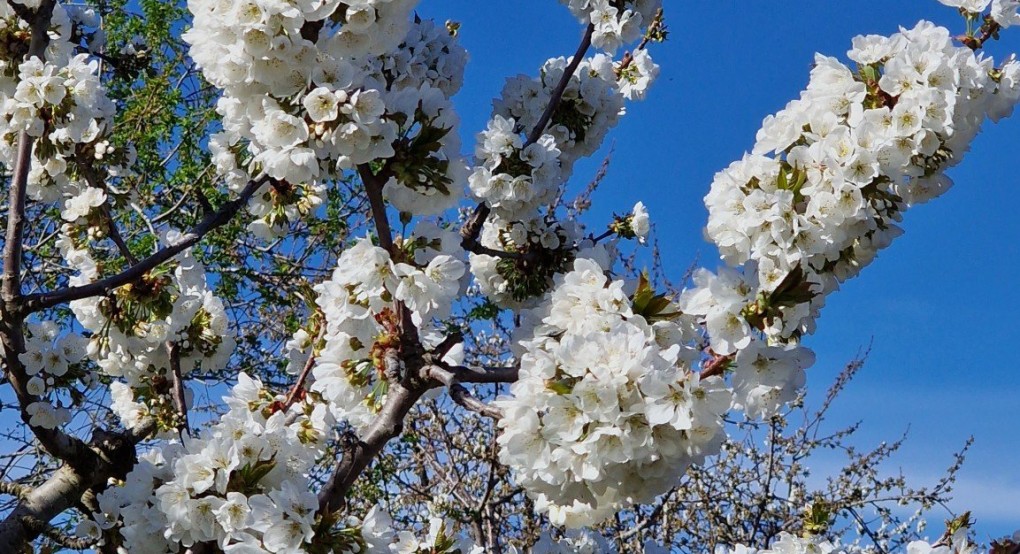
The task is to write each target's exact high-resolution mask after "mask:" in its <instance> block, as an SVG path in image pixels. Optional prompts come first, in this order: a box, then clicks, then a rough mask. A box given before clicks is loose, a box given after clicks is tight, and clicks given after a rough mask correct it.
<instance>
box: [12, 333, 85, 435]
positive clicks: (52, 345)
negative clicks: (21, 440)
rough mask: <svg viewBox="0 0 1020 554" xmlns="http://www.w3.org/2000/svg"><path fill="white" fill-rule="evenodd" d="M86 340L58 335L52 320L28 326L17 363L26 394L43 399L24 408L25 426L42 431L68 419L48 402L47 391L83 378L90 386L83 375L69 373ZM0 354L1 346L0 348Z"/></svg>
mask: <svg viewBox="0 0 1020 554" xmlns="http://www.w3.org/2000/svg"><path fill="white" fill-rule="evenodd" d="M85 343H86V339H85V338H84V337H82V336H81V335H79V334H77V333H69V332H62V331H61V330H60V329H59V328H58V327H57V325H56V324H54V323H53V322H52V321H44V322H41V323H29V324H28V329H27V333H26V339H25V352H24V353H22V354H20V355H19V356H18V360H19V361H20V362H21V364H22V365H23V366H24V368H25V375H27V376H28V382H27V383H26V384H25V390H26V391H27V392H28V394H30V395H32V396H34V397H38V398H43V400H38V401H35V402H32V403H31V404H29V405H28V406H26V407H25V410H26V412H27V413H28V414H29V416H30V418H29V422H28V423H29V425H32V426H34V427H42V428H44V429H54V428H57V427H59V426H61V425H63V424H65V423H67V422H69V421H70V420H71V412H70V410H68V409H67V408H65V407H63V406H60V405H59V403H58V404H54V401H55V399H54V400H49V399H48V397H49V395H50V393H51V392H54V391H56V390H59V389H60V388H63V387H64V386H66V385H68V384H70V382H71V381H73V380H77V379H79V378H83V377H84V379H83V380H84V381H86V384H90V383H89V382H88V381H89V377H88V375H87V373H86V374H85V375H82V374H81V372H78V371H71V370H72V369H73V368H74V367H75V365H76V364H78V363H80V362H81V361H82V359H84V358H85ZM0 353H2V346H0Z"/></svg>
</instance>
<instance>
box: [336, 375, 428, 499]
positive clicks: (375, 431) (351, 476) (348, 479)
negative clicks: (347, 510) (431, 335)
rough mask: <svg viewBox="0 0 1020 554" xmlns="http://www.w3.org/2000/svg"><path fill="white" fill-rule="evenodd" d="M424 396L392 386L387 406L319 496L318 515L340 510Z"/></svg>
mask: <svg viewBox="0 0 1020 554" xmlns="http://www.w3.org/2000/svg"><path fill="white" fill-rule="evenodd" d="M424 392H425V388H424V387H420V388H415V389H408V388H405V387H404V386H403V385H401V384H400V383H391V384H390V389H389V391H388V392H387V394H386V403H385V404H384V405H383V407H382V409H381V410H380V411H379V414H378V415H377V416H376V418H375V421H374V422H373V423H372V426H371V427H369V428H368V430H367V431H366V432H365V434H364V438H362V439H360V440H358V442H357V443H356V444H354V446H353V448H351V449H350V450H349V451H348V452H345V453H344V457H343V458H342V459H341V460H340V462H339V463H338V464H337V467H336V469H335V470H334V471H333V475H332V476H331V477H330V480H329V482H328V483H326V486H325V487H323V488H322V491H321V492H319V513H323V514H325V513H332V512H335V511H337V510H339V509H341V508H343V507H344V506H345V505H346V503H347V501H346V497H347V493H349V492H350V490H351V487H352V486H353V485H354V482H355V481H357V479H358V476H360V475H361V472H363V471H364V470H365V468H367V467H368V465H369V464H370V463H371V462H372V460H373V459H375V457H376V456H378V455H379V453H380V452H382V449H383V448H384V447H385V446H386V443H388V442H389V441H390V440H391V439H394V438H396V437H398V436H400V433H402V432H403V430H404V417H406V416H407V413H408V412H409V411H411V408H412V407H414V404H415V403H416V402H417V401H418V399H419V398H421V395H422V394H423V393H424Z"/></svg>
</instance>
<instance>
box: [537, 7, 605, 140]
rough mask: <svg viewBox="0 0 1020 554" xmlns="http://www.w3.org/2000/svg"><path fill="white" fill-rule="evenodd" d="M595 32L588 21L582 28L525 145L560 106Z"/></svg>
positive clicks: (592, 25) (539, 135)
mask: <svg viewBox="0 0 1020 554" xmlns="http://www.w3.org/2000/svg"><path fill="white" fill-rule="evenodd" d="M594 32H595V24H594V23H589V24H588V27H587V28H586V29H585V30H584V37H582V38H581V44H579V45H578V46H577V52H574V57H573V58H571V59H570V63H569V64H567V67H566V69H564V70H563V75H562V76H561V77H560V82H559V83H556V88H554V89H553V91H552V94H551V95H550V96H549V104H548V105H547V106H546V107H545V111H544V112H542V116H541V117H539V118H538V123H536V124H535V127H534V128H532V129H531V133H529V134H528V141H527V142H526V143H524V146H525V147H527V146H529V145H532V144H534V143H536V142H538V139H540V138H542V132H543V131H545V126H546V125H548V124H549V120H550V119H552V116H553V114H554V113H555V112H556V108H558V107H560V101H562V100H563V93H564V92H566V90H567V85H569V84H570V80H571V79H572V78H573V77H574V73H575V72H576V71H577V68H578V66H580V65H581V60H583V59H584V54H585V53H586V52H587V51H588V48H590V47H591V36H592V34H593V33H594Z"/></svg>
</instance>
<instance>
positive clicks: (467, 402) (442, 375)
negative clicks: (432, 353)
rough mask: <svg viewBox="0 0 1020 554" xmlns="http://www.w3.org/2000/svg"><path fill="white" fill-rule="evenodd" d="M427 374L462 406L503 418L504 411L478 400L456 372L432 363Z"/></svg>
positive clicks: (487, 415) (426, 370) (482, 413)
mask: <svg viewBox="0 0 1020 554" xmlns="http://www.w3.org/2000/svg"><path fill="white" fill-rule="evenodd" d="M425 376H426V377H427V378H429V379H432V380H434V381H436V382H438V383H440V384H442V385H444V386H445V387H446V389H447V390H448V391H449V393H450V398H452V399H453V401H454V402H456V403H457V404H458V405H460V406H461V407H463V408H465V409H467V410H470V411H472V412H476V413H479V414H481V415H484V416H486V417H491V418H493V419H502V418H503V411H502V410H500V409H499V408H496V407H495V406H490V405H488V404H486V403H485V402H482V401H481V400H478V399H477V398H475V397H474V395H472V394H471V392H470V391H468V390H467V388H465V387H464V385H462V384H461V383H460V381H458V380H457V376H456V374H454V373H453V372H452V371H450V370H447V369H444V368H442V367H439V366H436V365H432V366H429V367H427V368H425Z"/></svg>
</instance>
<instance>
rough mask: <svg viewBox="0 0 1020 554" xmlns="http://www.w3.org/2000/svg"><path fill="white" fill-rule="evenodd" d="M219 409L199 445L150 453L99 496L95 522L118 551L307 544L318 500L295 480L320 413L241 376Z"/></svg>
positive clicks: (309, 454) (317, 436) (303, 476)
mask: <svg viewBox="0 0 1020 554" xmlns="http://www.w3.org/2000/svg"><path fill="white" fill-rule="evenodd" d="M226 403H227V405H228V406H229V411H228V412H227V413H226V414H225V415H223V417H221V418H220V420H219V421H218V422H217V423H216V424H215V425H213V426H212V427H211V428H209V429H207V430H206V432H205V433H204V435H203V436H202V437H201V438H198V439H191V440H187V441H185V443H184V444H183V445H178V446H171V447H170V448H167V449H164V450H163V451H162V452H161V453H157V454H154V455H152V456H150V457H149V459H147V460H143V462H142V463H140V464H139V465H138V466H136V468H135V469H134V470H133V471H132V473H131V474H129V475H128V477H127V479H126V480H125V482H124V483H123V484H122V486H118V487H111V488H109V489H108V490H107V491H105V492H103V493H102V494H100V495H99V499H98V500H99V506H100V509H101V512H100V513H98V514H96V519H97V522H98V523H99V525H100V527H102V528H104V529H110V528H112V527H114V526H119V532H120V537H121V538H122V539H123V544H122V545H119V546H121V547H122V548H124V549H125V551H127V552H146V553H148V554H158V553H160V552H177V551H178V547H179V546H184V547H190V546H193V545H195V544H196V543H199V542H206V541H215V542H216V543H217V544H218V545H219V547H220V548H222V549H223V550H224V551H225V552H300V550H298V549H299V548H300V547H301V545H302V544H304V543H305V542H306V541H308V540H310V539H311V538H312V537H313V535H314V531H313V524H314V523H315V512H316V509H317V507H318V501H317V498H316V496H315V494H314V493H313V492H312V491H309V490H308V488H307V486H306V485H305V482H306V480H307V478H308V473H309V471H310V470H311V468H312V467H313V466H314V464H315V460H316V459H317V457H318V456H320V455H321V454H322V452H323V448H324V445H325V439H326V437H327V436H328V434H329V433H330V429H331V427H332V425H333V419H332V417H331V416H330V414H329V410H327V409H326V407H325V406H324V405H322V404H313V403H307V404H298V405H296V406H294V407H291V408H290V410H289V411H284V410H283V409H281V407H280V406H279V402H278V401H277V400H276V399H275V397H274V396H273V395H272V394H271V393H270V392H268V391H267V390H266V389H265V388H264V387H263V385H262V383H260V382H259V381H258V380H255V379H251V378H249V377H248V376H247V375H244V374H240V375H239V376H238V384H237V385H236V386H235V387H234V388H233V390H232V392H231V395H230V396H229V397H227V398H226ZM338 552H340V551H339V550H338Z"/></svg>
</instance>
